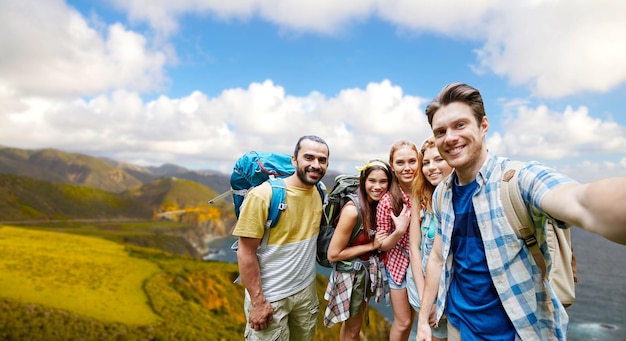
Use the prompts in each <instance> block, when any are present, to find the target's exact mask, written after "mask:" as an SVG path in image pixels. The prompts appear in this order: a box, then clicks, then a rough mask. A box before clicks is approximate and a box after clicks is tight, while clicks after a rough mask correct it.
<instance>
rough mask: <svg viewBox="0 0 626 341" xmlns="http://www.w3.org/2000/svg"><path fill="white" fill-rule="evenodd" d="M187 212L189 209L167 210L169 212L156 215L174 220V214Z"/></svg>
mask: <svg viewBox="0 0 626 341" xmlns="http://www.w3.org/2000/svg"><path fill="white" fill-rule="evenodd" d="M185 212H189V211H187V210H174V211H167V212H161V213H157V214H156V215H155V216H156V217H157V218H165V219H169V220H173V219H174V215H176V214H180V213H185Z"/></svg>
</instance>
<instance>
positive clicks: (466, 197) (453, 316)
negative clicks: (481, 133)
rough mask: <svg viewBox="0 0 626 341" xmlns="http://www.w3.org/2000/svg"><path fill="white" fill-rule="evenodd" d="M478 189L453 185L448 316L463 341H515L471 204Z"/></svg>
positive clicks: (473, 185)
mask: <svg viewBox="0 0 626 341" xmlns="http://www.w3.org/2000/svg"><path fill="white" fill-rule="evenodd" d="M477 189H478V183H477V182H476V181H473V182H472V183H470V184H468V185H465V186H460V185H457V184H454V185H453V186H452V205H453V207H454V215H455V219H454V229H453V231H452V243H451V252H452V254H453V255H454V256H453V263H452V267H453V269H454V276H453V278H452V282H451V283H450V291H449V293H448V303H447V307H448V318H449V320H450V323H451V324H452V325H453V326H454V327H456V328H457V329H458V330H459V331H460V333H461V338H462V339H463V340H466V341H472V340H514V339H515V329H514V328H513V324H511V321H510V320H509V318H508V317H507V315H506V312H505V311H504V308H503V307H502V303H501V301H500V299H499V297H498V293H497V292H496V289H495V287H494V286H493V282H492V280H491V276H490V275H489V268H488V267H487V259H486V257H485V249H484V246H483V242H482V238H481V235H480V230H479V229H478V224H477V221H476V213H475V212H474V205H473V203H472V197H473V196H474V194H475V193H476V190H477Z"/></svg>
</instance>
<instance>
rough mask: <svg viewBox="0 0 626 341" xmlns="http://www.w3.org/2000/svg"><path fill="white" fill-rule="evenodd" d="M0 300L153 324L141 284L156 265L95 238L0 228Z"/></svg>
mask: <svg viewBox="0 0 626 341" xmlns="http://www.w3.org/2000/svg"><path fill="white" fill-rule="evenodd" d="M0 251H1V252H0V253H1V254H2V255H3V256H2V257H1V258H0V269H2V270H1V271H2V274H3V275H2V276H1V277H0V288H1V289H0V297H2V298H11V299H15V300H20V301H23V302H32V303H37V304H41V305H44V306H49V307H54V308H59V309H63V310H68V311H71V312H73V313H77V314H79V315H86V316H90V317H94V318H97V319H100V320H103V321H111V322H122V323H125V324H132V325H140V324H150V323H153V322H156V321H157V320H158V316H157V315H155V314H154V312H153V311H152V309H151V308H150V306H149V305H148V304H147V303H146V302H148V297H147V295H146V293H145V292H144V290H143V283H144V281H146V279H148V278H149V277H150V276H151V275H152V274H154V273H156V272H158V271H159V270H158V267H157V266H156V265H155V264H153V263H150V262H148V261H145V260H142V259H137V258H133V257H130V256H129V255H128V253H127V252H126V251H125V250H124V247H123V246H121V245H120V244H117V243H114V242H109V241H105V240H102V239H99V238H90V237H82V236H76V235H71V234H65V233H56V232H45V231H35V230H29V229H23V228H14V227H7V226H4V227H1V228H0Z"/></svg>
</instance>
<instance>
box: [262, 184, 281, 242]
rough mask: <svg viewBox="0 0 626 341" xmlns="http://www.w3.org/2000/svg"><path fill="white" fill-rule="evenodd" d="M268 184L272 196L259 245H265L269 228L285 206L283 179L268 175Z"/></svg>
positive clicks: (276, 221) (275, 222) (275, 221)
mask: <svg viewBox="0 0 626 341" xmlns="http://www.w3.org/2000/svg"><path fill="white" fill-rule="evenodd" d="M267 181H268V182H269V184H270V186H272V198H271V199H270V207H269V209H268V213H267V220H266V221H265V231H264V232H263V239H262V240H261V245H260V247H265V246H267V240H268V239H269V236H270V228H272V227H274V226H276V224H278V219H279V218H280V213H281V212H282V211H284V210H285V209H286V208H287V204H286V203H285V199H286V198H287V187H286V186H285V181H283V179H281V178H275V177H270V178H269V179H267Z"/></svg>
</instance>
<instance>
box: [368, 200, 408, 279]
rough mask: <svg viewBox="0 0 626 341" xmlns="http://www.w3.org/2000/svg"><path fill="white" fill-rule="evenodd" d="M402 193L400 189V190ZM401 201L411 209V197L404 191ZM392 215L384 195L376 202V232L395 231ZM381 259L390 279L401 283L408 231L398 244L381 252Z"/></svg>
mask: <svg viewBox="0 0 626 341" xmlns="http://www.w3.org/2000/svg"><path fill="white" fill-rule="evenodd" d="M400 191H402V189H400ZM402 200H403V201H404V203H405V204H406V206H407V208H408V209H409V210H410V209H411V197H409V196H408V195H406V193H404V191H402ZM392 214H393V207H392V205H391V196H390V195H389V193H385V195H384V196H383V197H382V198H381V199H380V201H379V202H378V207H377V209H376V222H377V225H378V226H377V228H376V229H377V230H378V231H387V232H389V233H391V232H393V231H394V230H395V226H394V224H393V220H391V215H392ZM382 259H383V261H384V262H385V266H386V267H387V270H388V271H389V273H390V274H391V278H392V279H393V281H394V282H396V283H402V280H404V277H405V276H406V269H407V268H408V267H409V229H408V228H407V229H406V232H405V233H404V235H402V237H400V239H399V240H398V242H397V243H396V246H395V247H393V248H391V249H389V250H387V251H386V252H383V254H382Z"/></svg>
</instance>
